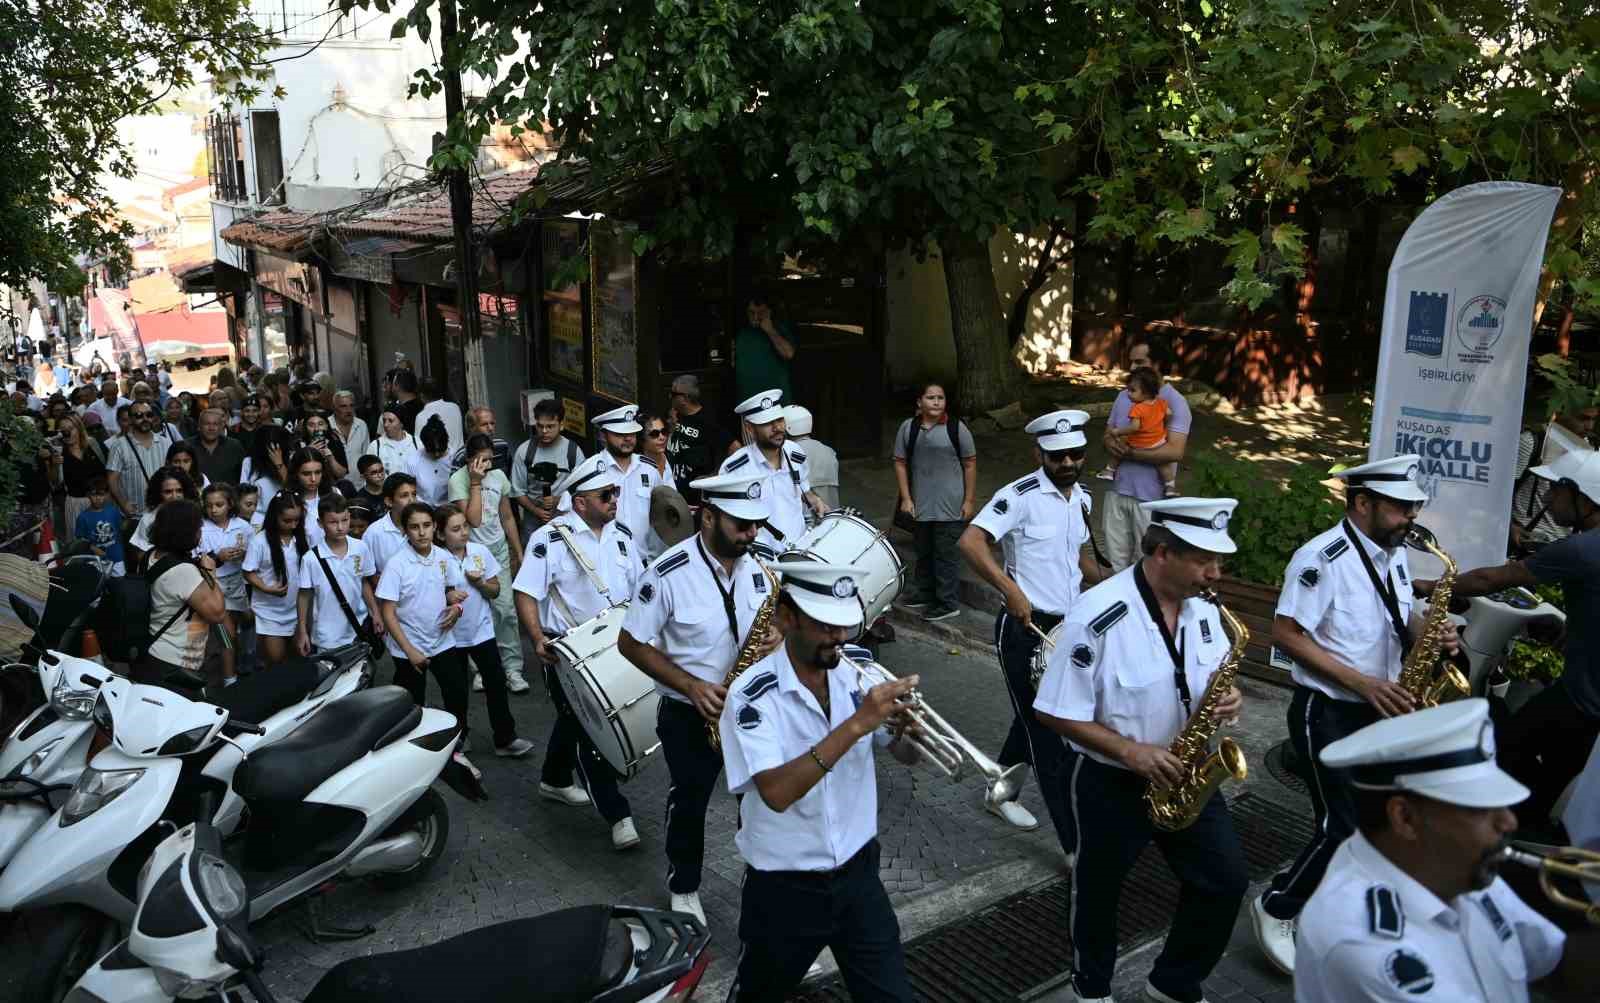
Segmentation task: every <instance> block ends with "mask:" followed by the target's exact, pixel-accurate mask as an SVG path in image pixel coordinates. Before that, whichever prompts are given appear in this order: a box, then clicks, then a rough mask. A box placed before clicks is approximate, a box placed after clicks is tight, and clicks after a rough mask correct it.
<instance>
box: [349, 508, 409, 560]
mask: <svg viewBox="0 0 1600 1003" xmlns="http://www.w3.org/2000/svg"><path fill="white" fill-rule="evenodd" d="M361 542H362V543H365V544H366V545H367V553H369V554H371V555H372V569H373V570H374V571H375V572H377V573H378V574H380V575H381V574H383V567H384V565H386V564H388V563H389V558H390V557H392V556H394V552H395V551H397V550H401V549H403V548H405V547H409V546H411V544H410V543H409V542H408V541H407V540H406V531H405V530H403V529H401V528H400V527H399V526H396V525H395V524H394V516H393V515H391V514H390V513H387V512H386V513H384V514H383V515H381V516H379V517H378V518H377V520H376V521H375V522H372V523H371V524H369V525H368V526H367V531H366V532H365V533H364V534H362V536H361Z"/></svg>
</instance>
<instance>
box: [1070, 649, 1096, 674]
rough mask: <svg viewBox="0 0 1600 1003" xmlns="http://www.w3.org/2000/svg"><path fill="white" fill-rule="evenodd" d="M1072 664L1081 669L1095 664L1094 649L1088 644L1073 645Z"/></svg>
mask: <svg viewBox="0 0 1600 1003" xmlns="http://www.w3.org/2000/svg"><path fill="white" fill-rule="evenodd" d="M1072 664H1073V665H1076V666H1077V667H1078V668H1080V669H1087V668H1088V667H1089V666H1091V665H1093V664H1094V649H1093V648H1091V647H1089V646H1088V645H1087V644H1075V645H1073V646H1072Z"/></svg>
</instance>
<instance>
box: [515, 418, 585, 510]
mask: <svg viewBox="0 0 1600 1003" xmlns="http://www.w3.org/2000/svg"><path fill="white" fill-rule="evenodd" d="M583 459H584V453H583V449H582V447H580V446H579V445H578V444H577V442H576V441H574V440H572V439H570V438H568V437H567V436H565V435H563V434H562V432H561V402H560V401H558V400H556V399H555V398H554V397H547V398H545V399H544V400H542V401H540V402H539V403H537V404H535V405H534V406H533V435H531V436H529V437H528V441H527V442H524V443H523V444H522V445H520V446H518V447H517V451H516V453H515V454H514V455H513V456H512V457H511V497H512V499H513V500H514V501H515V502H516V505H517V510H518V514H519V515H520V516H521V517H522V522H523V527H524V528H525V529H526V530H527V534H528V535H530V536H531V535H532V531H533V530H535V529H537V528H538V527H540V526H543V525H544V524H546V523H548V522H549V521H550V519H551V517H553V516H554V515H555V514H556V498H557V496H556V495H553V494H551V491H550V488H551V486H552V485H554V484H555V483H556V482H557V481H560V480H561V479H562V478H563V477H565V476H567V475H568V474H570V473H572V471H573V469H574V468H576V467H577V465H578V464H580V463H582V462H583Z"/></svg>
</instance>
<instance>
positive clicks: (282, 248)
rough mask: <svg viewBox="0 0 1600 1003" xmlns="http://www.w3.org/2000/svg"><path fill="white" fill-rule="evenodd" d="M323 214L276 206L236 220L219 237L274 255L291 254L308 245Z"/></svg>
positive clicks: (320, 222)
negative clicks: (258, 213) (247, 217)
mask: <svg viewBox="0 0 1600 1003" xmlns="http://www.w3.org/2000/svg"><path fill="white" fill-rule="evenodd" d="M325 215H326V214H324V213H320V212H297V211H295V210H293V209H275V210H273V211H271V212H266V213H262V214H261V215H259V216H252V217H250V218H249V219H242V220H239V221H238V222H237V223H233V224H230V225H229V226H226V227H224V228H223V230H222V239H223V240H226V241H227V242H228V243H230V244H234V245H236V246H238V247H258V248H260V249H261V250H263V251H272V252H274V253H277V254H293V253H295V252H296V251H299V250H301V249H303V248H305V247H307V246H308V245H309V244H310V243H311V238H312V236H313V235H314V234H315V233H316V232H317V230H318V228H319V227H320V226H321V225H322V221H323V218H324V216H325Z"/></svg>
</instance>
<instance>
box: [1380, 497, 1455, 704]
mask: <svg viewBox="0 0 1600 1003" xmlns="http://www.w3.org/2000/svg"><path fill="white" fill-rule="evenodd" d="M1406 546H1408V547H1412V548H1414V549H1416V550H1421V551H1424V552H1426V553H1429V554H1432V555H1433V556H1434V557H1436V558H1438V559H1439V563H1441V564H1443V565H1444V570H1443V571H1441V572H1439V579H1438V582H1437V583H1436V584H1435V585H1434V586H1433V595H1432V597H1431V598H1430V599H1429V605H1428V615H1427V618H1426V619H1424V620H1423V622H1422V632H1421V634H1420V635H1419V636H1418V637H1417V639H1416V641H1415V642H1414V643H1413V644H1412V645H1411V652H1410V653H1409V654H1407V655H1406V660H1405V663H1404V664H1403V665H1401V666H1400V678H1399V679H1397V680H1395V682H1397V683H1398V684H1399V685H1400V687H1401V688H1402V689H1404V690H1405V691H1406V692H1407V693H1409V694H1411V698H1412V699H1413V700H1415V701H1416V703H1417V709H1418V710H1421V709H1422V708H1424V707H1437V706H1439V705H1440V704H1441V703H1445V702H1447V701H1450V700H1457V699H1460V698H1461V697H1464V696H1467V695H1468V694H1470V693H1471V692H1472V684H1470V683H1469V682H1467V677H1466V676H1464V675H1462V674H1461V670H1460V669H1458V668H1456V667H1455V666H1454V665H1451V664H1450V663H1449V662H1446V661H1443V660H1441V658H1440V650H1441V648H1442V647H1443V641H1444V628H1445V625H1446V624H1447V623H1449V622H1450V593H1451V592H1453V591H1454V590H1455V585H1456V572H1457V570H1458V569H1457V568H1456V562H1455V561H1454V560H1453V559H1452V558H1451V557H1450V555H1449V554H1447V553H1445V552H1444V548H1442V547H1440V546H1439V541H1438V539H1437V538H1436V537H1435V536H1434V535H1433V533H1432V531H1430V530H1429V529H1427V527H1425V526H1422V525H1420V524H1413V525H1412V527H1411V530H1410V532H1408V533H1407V534H1406Z"/></svg>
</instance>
